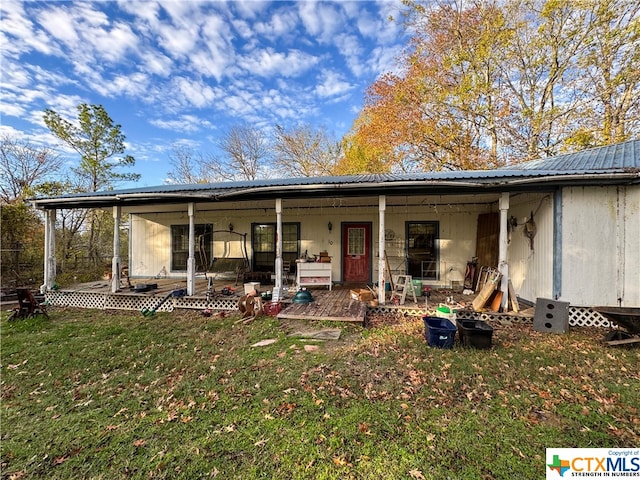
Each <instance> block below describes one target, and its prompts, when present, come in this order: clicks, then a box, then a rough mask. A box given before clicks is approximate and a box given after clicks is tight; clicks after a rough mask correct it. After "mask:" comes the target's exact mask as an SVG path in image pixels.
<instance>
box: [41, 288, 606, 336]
mask: <svg viewBox="0 0 640 480" xmlns="http://www.w3.org/2000/svg"><path fill="white" fill-rule="evenodd" d="M163 298H164V296H162V295H141V294H121V293H120V294H111V293H98V292H79V291H73V290H50V291H48V292H47V293H46V294H45V299H46V301H47V303H48V304H49V305H54V306H59V307H76V308H94V309H98V310H107V309H113V310H139V311H140V310H142V309H149V310H151V309H154V310H155V311H157V312H172V311H173V310H175V309H176V308H184V309H194V310H204V309H205V308H210V309H211V310H224V311H235V310H237V309H238V298H237V297H233V296H230V297H216V298H211V299H209V300H207V299H206V297H195V296H194V297H169V298H168V299H167V300H166V301H165V302H164V303H163V304H162V305H160V306H159V307H158V305H159V303H160V302H161V301H162V299H163ZM427 313H429V311H428V310H426V309H425V308H424V307H418V308H416V307H409V306H402V305H400V306H396V305H378V306H376V307H368V308H367V314H394V315H406V316H408V315H426V314H427ZM457 316H458V318H473V319H477V320H484V321H499V320H510V321H512V322H522V323H532V322H533V317H531V316H524V315H510V314H505V313H494V312H481V313H477V312H472V311H466V310H461V311H459V312H458V314H457ZM569 325H571V326H578V327H601V328H610V327H612V326H613V325H612V324H611V322H609V320H607V318H605V317H604V316H603V315H601V314H600V313H598V312H595V311H593V310H591V309H590V308H588V307H571V306H570V307H569Z"/></svg>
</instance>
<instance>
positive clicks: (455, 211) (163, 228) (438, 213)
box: [130, 203, 490, 286]
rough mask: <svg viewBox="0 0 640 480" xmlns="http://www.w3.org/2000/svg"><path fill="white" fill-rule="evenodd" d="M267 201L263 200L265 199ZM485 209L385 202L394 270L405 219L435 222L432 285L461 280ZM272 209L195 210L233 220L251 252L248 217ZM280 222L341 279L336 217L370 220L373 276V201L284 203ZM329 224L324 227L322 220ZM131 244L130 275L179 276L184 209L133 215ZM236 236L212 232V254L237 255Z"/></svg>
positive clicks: (258, 217)
mask: <svg viewBox="0 0 640 480" xmlns="http://www.w3.org/2000/svg"><path fill="white" fill-rule="evenodd" d="M265 205H266V204H265ZM488 211H490V207H489V206H486V205H473V204H471V203H469V204H467V205H465V206H464V207H462V206H457V205H451V206H445V207H442V206H437V207H435V206H424V207H415V206H406V207H398V206H388V207H387V210H386V219H385V222H386V229H387V230H392V231H393V232H394V234H395V238H394V239H393V240H392V241H389V242H387V244H386V251H387V255H388V257H389V263H390V266H391V268H392V270H393V271H394V273H396V274H397V273H404V269H405V268H406V267H405V264H404V251H405V225H406V222H409V221H412V222H418V221H439V222H440V280H439V281H430V282H429V284H433V285H447V286H448V285H450V282H451V281H460V282H461V281H462V280H463V277H464V272H465V268H466V262H467V261H468V260H471V258H472V257H473V256H474V255H475V248H476V225H477V216H478V214H479V213H486V212H488ZM275 221H276V215H275V210H274V208H273V207H272V206H269V207H268V208H266V209H255V210H239V211H237V212H233V213H229V211H225V213H223V214H219V213H217V212H215V211H201V212H198V211H196V217H195V223H196V224H199V223H213V224H214V229H221V230H222V229H227V228H228V225H229V223H232V224H233V227H234V231H235V232H238V233H247V250H248V252H247V253H248V255H249V258H251V223H252V222H265V223H275ZM282 221H283V222H299V223H300V235H301V246H300V250H301V252H302V253H304V252H305V250H307V251H308V252H309V254H310V255H312V254H318V253H319V252H320V251H324V250H326V251H327V252H328V254H329V255H330V256H331V257H333V261H332V275H333V278H334V279H335V280H336V281H339V280H341V279H342V272H341V259H340V255H341V223H343V222H370V223H371V225H372V230H371V236H372V243H373V246H372V248H373V251H372V254H373V258H372V260H373V261H372V280H373V281H376V279H377V267H378V262H377V256H378V251H379V244H378V238H379V237H378V209H377V207H369V206H367V207H349V208H341V207H336V208H330V209H322V208H297V207H296V208H287V207H286V205H284V206H283V215H282ZM329 221H331V223H332V225H333V229H332V231H331V232H329V229H328V226H327V224H328V223H329ZM131 223H132V246H131V265H130V275H131V276H132V277H148V276H155V275H156V274H157V273H158V272H160V271H161V270H162V268H163V267H164V268H165V269H166V271H167V273H168V274H169V276H174V277H184V275H185V274H184V272H171V271H170V265H171V258H170V250H171V238H170V237H171V225H179V224H180V225H184V224H187V223H188V216H187V213H186V210H185V212H184V213H166V214H161V213H154V214H138V215H132V222H131ZM239 239H240V237H237V239H236V238H234V237H230V236H228V235H225V234H216V235H214V253H213V255H214V257H241V256H242V253H241V251H240V250H239V245H240V244H239Z"/></svg>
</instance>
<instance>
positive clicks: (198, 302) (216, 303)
mask: <svg viewBox="0 0 640 480" xmlns="http://www.w3.org/2000/svg"><path fill="white" fill-rule="evenodd" d="M238 300H239V299H238V297H215V298H211V299H209V300H207V299H206V298H205V297H181V298H176V299H175V308H191V309H196V310H204V309H205V308H209V309H211V310H224V311H227V312H228V311H233V310H237V309H238Z"/></svg>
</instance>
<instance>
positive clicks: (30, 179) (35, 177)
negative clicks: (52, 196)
mask: <svg viewBox="0 0 640 480" xmlns="http://www.w3.org/2000/svg"><path fill="white" fill-rule="evenodd" d="M61 165H62V160H61V159H60V157H59V156H58V155H57V154H56V153H55V152H54V151H53V150H52V149H50V148H47V147H38V146H35V145H33V144H31V143H30V142H28V141H21V140H18V139H16V138H13V137H10V136H8V135H6V136H4V137H2V139H0V201H2V202H3V203H10V202H13V201H14V200H16V199H24V198H26V197H27V196H29V195H32V194H33V193H34V192H35V191H36V190H37V188H38V186H39V185H40V184H43V183H44V182H46V181H47V179H50V178H52V177H53V176H54V175H55V174H56V172H57V171H58V170H59V169H60V167H61Z"/></svg>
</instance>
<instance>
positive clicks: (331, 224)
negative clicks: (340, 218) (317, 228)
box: [327, 222, 333, 231]
mask: <svg viewBox="0 0 640 480" xmlns="http://www.w3.org/2000/svg"><path fill="white" fill-rule="evenodd" d="M327 228H328V229H329V231H331V230H333V223H331V222H329V223H328V224H327Z"/></svg>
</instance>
